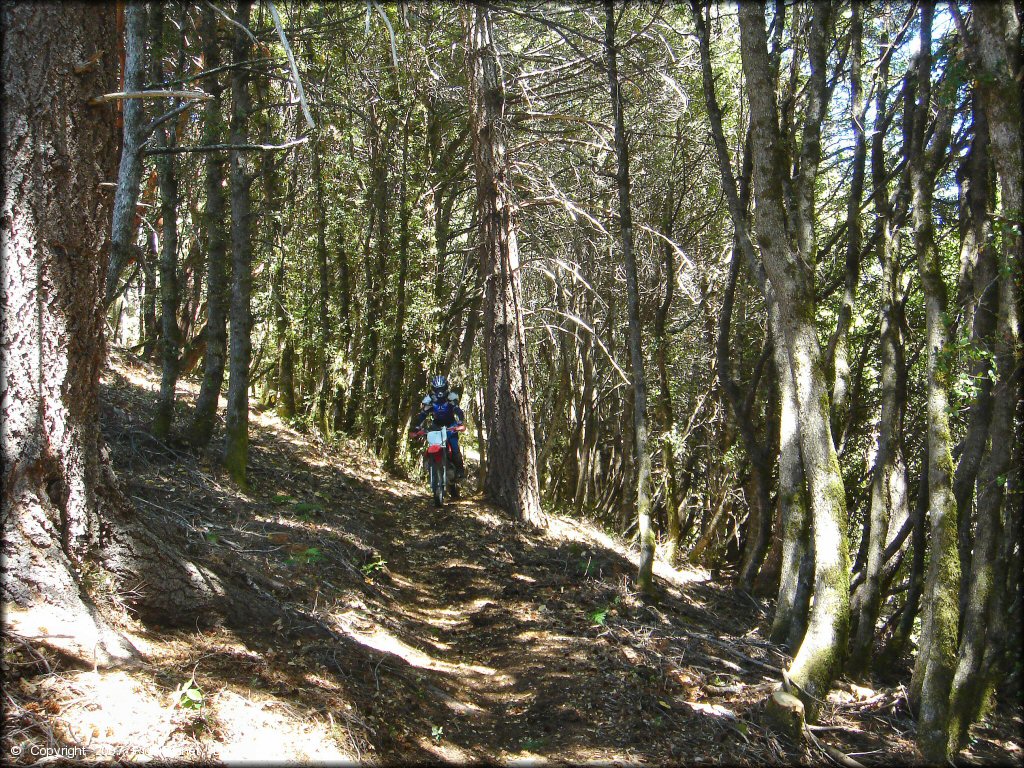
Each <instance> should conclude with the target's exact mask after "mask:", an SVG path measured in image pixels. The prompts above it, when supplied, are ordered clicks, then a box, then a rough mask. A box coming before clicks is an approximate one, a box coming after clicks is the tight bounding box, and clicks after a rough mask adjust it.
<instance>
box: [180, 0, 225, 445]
mask: <svg viewBox="0 0 1024 768" xmlns="http://www.w3.org/2000/svg"><path fill="white" fill-rule="evenodd" d="M217 27H218V24H217V13H216V11H215V10H214V9H213V8H205V9H204V10H203V53H204V55H205V57H206V66H207V68H210V69H213V68H215V67H218V66H220V44H219V42H218V40H217ZM206 82H207V86H206V87H207V88H208V89H209V92H210V95H211V96H212V97H213V98H212V99H211V100H210V101H209V102H207V104H206V110H205V119H206V126H205V130H204V133H203V143H205V144H219V143H220V142H222V141H223V140H224V121H223V119H222V117H221V95H222V93H223V91H224V87H223V85H222V84H221V81H220V78H219V77H217V76H216V75H214V76H212V77H211V78H208V79H207V81H206ZM223 184H224V157H223V155H222V154H221V153H219V152H211V153H210V154H208V155H207V156H206V207H205V211H204V224H205V225H206V331H205V334H206V352H205V356H204V359H203V384H202V386H201V388H200V390H199V398H198V400H197V401H196V410H195V415H194V417H193V419H192V427H191V430H190V432H189V439H190V441H191V443H192V444H193V445H196V446H205V445H206V444H207V443H209V442H210V437H211V436H212V435H213V427H214V422H215V420H216V416H217V404H218V401H219V400H220V390H221V386H222V385H223V383H224V362H225V356H226V352H227V302H228V295H227V263H226V260H227V238H226V233H225V231H224V208H225V196H224V187H223Z"/></svg>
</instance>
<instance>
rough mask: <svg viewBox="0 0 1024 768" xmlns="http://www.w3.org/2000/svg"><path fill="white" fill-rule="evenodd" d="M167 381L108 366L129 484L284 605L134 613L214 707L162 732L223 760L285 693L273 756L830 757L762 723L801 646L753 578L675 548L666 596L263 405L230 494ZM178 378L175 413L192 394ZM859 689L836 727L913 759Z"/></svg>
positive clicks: (268, 751)
mask: <svg viewBox="0 0 1024 768" xmlns="http://www.w3.org/2000/svg"><path fill="white" fill-rule="evenodd" d="M157 386H158V380H157V377H156V374H155V372H153V371H152V370H150V369H148V368H147V367H145V366H143V365H142V364H140V363H138V362H137V361H133V360H131V359H129V358H126V357H121V358H119V359H118V362H117V364H116V365H115V366H114V368H113V370H112V371H111V372H110V373H109V374H108V376H107V378H106V383H105V385H104V395H103V397H104V405H103V420H104V431H105V435H106V439H107V441H108V443H109V444H110V447H111V452H112V457H113V462H114V466H115V468H116V470H117V472H118V474H119V477H120V478H121V479H122V482H123V484H124V486H125V489H126V492H127V493H128V495H129V496H130V497H131V498H132V499H133V500H134V501H135V504H136V507H137V508H138V510H139V513H140V514H141V515H143V516H144V517H147V518H151V519H155V518H160V519H163V520H172V521H174V522H175V524H176V526H177V528H178V530H179V532H180V538H181V543H182V546H183V548H184V550H185V551H186V552H187V554H188V555H189V556H190V557H192V558H194V559H195V560H197V561H199V562H202V563H204V564H206V565H208V566H209V567H210V568H211V569H212V570H214V571H215V572H220V573H232V574H235V575H239V574H241V575H242V576H243V577H244V581H245V583H246V584H248V586H249V588H250V589H251V590H252V595H253V596H254V597H255V596H258V597H259V598H260V599H266V600H271V601H273V602H274V603H276V604H277V605H278V606H279V608H280V610H279V617H278V619H277V620H276V621H275V622H273V623H269V624H267V623H263V624H260V625H254V626H246V627H234V628H231V629H228V628H225V627H219V626H215V625H214V626H210V627H198V628H197V629H196V630H195V631H192V630H187V631H184V630H181V629H177V630H173V631H167V630H162V629H161V628H159V627H152V626H150V627H143V626H141V625H139V624H138V623H137V622H135V623H134V624H133V623H132V622H131V621H130V620H128V621H127V624H126V626H128V627H129V628H130V629H131V631H132V633H133V636H134V637H135V639H136V640H137V641H138V644H139V647H140V648H141V649H142V650H143V652H144V653H145V654H146V656H147V662H148V669H149V671H150V673H151V678H150V682H151V687H152V688H153V689H154V690H155V691H157V692H159V691H164V692H165V693H166V692H168V691H172V690H173V689H174V688H175V686H177V685H180V684H181V682H182V680H183V678H184V679H187V678H188V675H190V674H193V673H194V675H195V681H196V684H197V685H199V686H201V688H202V690H203V691H204V695H205V697H206V703H207V704H208V707H207V709H206V710H205V711H204V712H201V713H199V714H195V715H190V716H189V717H186V718H184V719H182V718H180V717H179V721H180V722H179V723H178V725H177V726H176V730H174V731H173V732H172V733H171V734H170V735H168V736H167V737H166V739H165V744H178V747H179V748H178V751H177V753H176V754H178V756H179V757H185V758H192V757H194V758H220V759H226V758H228V757H231V756H232V755H234V754H235V753H232V752H230V750H227V749H226V748H225V747H224V743H225V742H227V741H229V739H228V731H231V730H232V728H234V730H235V731H238V727H237V726H236V725H233V724H232V722H231V718H232V717H233V715H232V712H235V710H237V711H239V712H243V713H246V712H248V713H249V714H248V715H244V717H247V718H248V719H249V721H252V718H253V714H252V713H253V712H262V713H267V712H272V711H276V710H275V708H277V709H279V710H281V711H283V712H284V713H285V714H286V715H287V716H288V718H290V720H289V722H290V723H291V725H278V726H275V725H274V721H268V723H269V724H268V725H266V726H265V729H269V730H270V734H269V735H270V736H273V735H274V733H273V730H274V728H281V729H284V728H287V727H291V728H298V729H300V730H301V727H305V728H306V729H307V731H308V732H307V733H306V744H305V746H302V747H301V748H296V749H295V750H293V752H292V753H290V754H287V755H286V754H281V753H278V752H275V751H274V747H273V744H274V743H275V742H274V740H273V739H272V738H271V739H270V740H267V736H268V734H262V735H261V734H260V733H256V732H253V733H251V734H250V735H248V736H246V737H244V738H243V739H242V740H243V741H245V742H246V743H247V744H248V746H249V748H250V753H247V754H252V751H253V750H256V752H255V754H256V756H262V758H263V759H275V758H276V759H283V758H286V757H287V758H291V759H323V758H329V757H335V756H340V757H345V758H348V759H374V760H377V761H381V760H382V761H385V762H393V761H401V762H407V761H416V762H421V761H436V760H458V761H467V760H468V761H487V762H491V761H510V760H515V759H518V758H540V759H549V760H554V761H567V762H573V763H576V762H585V761H590V760H594V761H600V762H603V763H607V762H611V761H622V762H656V763H664V762H666V761H673V762H680V761H683V762H688V763H689V762H725V763H729V764H745V763H764V762H770V763H785V764H792V763H794V762H797V763H806V764H810V763H817V762H819V761H820V760H821V754H820V753H814V752H811V751H810V750H809V749H808V748H807V747H806V746H804V745H794V744H790V743H787V742H786V741H785V740H784V739H781V738H779V737H777V736H775V735H774V734H773V733H771V732H770V731H768V730H767V729H766V728H765V727H764V726H763V725H762V723H761V711H762V702H763V700H764V699H765V698H766V696H767V695H768V693H769V692H770V690H771V687H772V686H773V685H775V683H776V681H777V680H778V673H777V670H778V668H780V667H781V666H784V665H785V664H786V661H787V657H786V656H785V655H784V654H783V653H782V652H781V650H780V649H778V648H776V647H775V646H773V645H772V644H770V643H768V642H767V641H765V640H763V639H762V638H761V636H760V634H759V632H758V628H759V626H761V625H762V624H763V622H764V620H765V619H766V617H767V615H768V614H767V611H766V609H765V607H764V606H763V605H762V604H760V603H758V602H757V601H755V600H753V599H752V598H750V597H747V596H744V595H739V594H737V593H735V592H733V591H731V590H730V589H728V588H725V587H724V586H720V585H716V584H713V583H711V582H710V581H708V580H707V579H706V578H705V576H703V575H701V574H699V573H696V572H686V571H673V570H671V569H668V568H667V567H664V566H661V571H660V573H661V575H662V577H663V578H662V585H663V587H664V595H663V598H662V600H661V601H660V602H659V603H658V604H657V605H654V606H649V605H645V604H643V603H641V602H639V601H638V600H637V599H636V598H635V596H634V595H633V593H632V591H631V589H630V579H631V576H632V574H633V572H634V568H635V563H634V560H633V559H632V558H633V555H632V554H631V553H630V551H629V550H628V549H627V548H625V547H624V546H622V544H621V543H619V542H616V541H614V540H612V539H610V538H608V537H607V536H605V535H604V534H602V533H601V532H600V531H597V530H595V529H593V528H591V527H589V526H586V525H583V524H580V523H577V522H574V521H571V520H568V519H564V518H555V519H554V520H553V522H552V526H551V528H550V529H549V530H548V531H546V532H540V531H534V530H528V529H524V528H522V527H517V526H515V525H513V524H512V523H511V522H509V521H508V520H506V519H505V518H504V517H503V516H502V515H501V513H499V512H498V511H497V510H495V509H493V508H490V507H488V506H486V505H484V504H482V503H480V502H479V500H477V499H473V498H469V499H464V500H462V501H459V502H457V503H455V504H451V505H449V506H446V507H444V508H442V509H435V508H434V507H433V506H432V503H431V500H430V498H429V496H428V494H427V492H426V489H425V488H424V487H421V486H420V485H418V484H415V483H410V482H405V481H400V480H396V479H394V478H393V477H389V476H386V475H385V474H384V473H383V472H382V471H381V470H380V468H379V466H378V465H377V463H376V461H374V460H373V459H372V458H370V457H368V456H367V455H366V453H365V451H363V450H362V449H361V448H360V447H359V446H358V445H357V444H356V443H353V442H345V443H342V444H339V445H334V446H324V445H322V444H318V443H317V442H316V441H314V440H313V439H312V438H311V437H309V436H307V435H304V434H301V433H300V432H298V431H296V430H294V429H292V428H290V427H288V426H286V425H284V424H282V423H281V422H280V421H278V420H277V419H276V418H274V417H271V416H269V415H266V414H262V415H261V414H253V417H252V424H251V434H252V442H251V460H250V479H251V483H252V489H251V491H250V492H249V493H247V494H242V493H239V492H238V491H237V490H235V489H234V488H233V487H232V486H231V484H230V483H229V482H228V481H227V479H226V478H225V477H222V476H221V475H220V474H219V470H218V468H217V466H216V464H217V462H216V461H215V460H214V459H213V458H211V456H210V455H208V454H205V453H203V452H196V451H194V450H193V449H191V448H189V447H187V446H185V445H184V444H181V443H178V442H176V441H175V440H174V438H173V437H172V439H171V440H170V441H169V442H168V443H161V442H159V441H157V440H156V439H155V438H154V437H153V436H152V435H151V433H150V432H149V423H150V420H151V418H152V414H153V402H154V399H155V398H154V394H153V393H154V391H155V389H156V388H157ZM183 389H184V390H185V391H184V392H183V393H182V398H181V399H182V401H183V402H182V403H181V404H179V410H178V412H177V419H178V421H177V423H178V424H185V423H187V419H188V417H189V416H190V415H191V402H192V400H193V399H194V394H195V387H194V386H192V385H191V384H188V383H186V384H185V385H183ZM219 439H220V432H219V430H218V433H217V434H216V435H215V437H214V442H213V443H211V446H212V449H211V450H213V451H215V450H216V447H217V446H218V445H219ZM158 588H159V585H139V589H140V591H143V592H144V590H146V589H158ZM851 698H852V697H851ZM858 704H859V702H857V701H852V700H851V701H844V700H842V699H837V700H835V701H832V700H831V699H830V703H829V707H828V708H827V711H826V714H825V719H824V722H826V723H829V724H834V725H835V726H836V730H835V733H836V738H835V739H833V740H832V742H833V743H835V744H837V745H838V746H839V747H840V748H841V749H845V750H846V751H847V752H850V751H858V752H860V753H862V754H863V753H867V754H863V756H862V757H859V758H858V759H860V760H861V761H862V762H864V763H865V764H872V762H874V763H876V764H877V763H881V762H885V763H892V762H893V761H894V760H895V761H900V760H902V761H909V760H913V759H914V752H913V747H912V745H911V744H910V742H909V741H907V739H906V738H905V737H904V736H901V735H900V734H901V733H903V734H906V733H907V731H908V730H909V729H910V726H911V723H910V721H909V720H908V718H907V715H906V713H905V712H904V711H901V710H900V709H899V707H898V706H894V707H893V708H892V711H880V710H879V711H874V710H870V709H866V708H863V707H862V708H859V709H858V707H857V705H858ZM232 707H233V708H234V709H232ZM189 718H191V719H189ZM243 719H244V718H243ZM869 720H870V723H868V721H869ZM282 722H283V721H282ZM303 723H304V724H305V725H303V726H301V727H300V725H301V724H303ZM297 724H299V725H297ZM828 735H829V736H831V735H832V734H828ZM235 736H236V737H237V734H235ZM111 738H115V737H111ZM260 739H264V740H265V745H264V742H261V741H260ZM235 740H236V741H238V738H236V739H235ZM318 744H319V748H318V747H317V745H318ZM872 750H884V751H880V752H877V753H874V754H872ZM1003 754H1004V755H1005V754H1006V753H1003Z"/></svg>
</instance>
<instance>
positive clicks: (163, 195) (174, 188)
mask: <svg viewBox="0 0 1024 768" xmlns="http://www.w3.org/2000/svg"><path fill="white" fill-rule="evenodd" d="M150 27H151V35H152V38H153V40H154V44H153V45H154V50H153V61H152V67H153V72H152V75H153V79H154V80H155V81H156V82H162V81H163V79H164V65H163V55H162V54H163V45H162V42H161V41H162V39H163V34H164V13H163V8H162V7H161V6H159V5H156V6H154V7H153V13H152V16H151V19H150ZM154 138H155V139H156V141H155V142H154V143H155V144H156V146H157V147H168V146H171V145H172V144H173V143H174V141H175V138H174V133H173V131H172V130H168V126H167V125H166V124H165V125H162V126H160V127H159V128H157V130H156V135H155V137H154ZM156 173H157V187H158V188H159V190H160V219H161V221H162V222H163V226H162V228H161V233H160V234H161V238H160V345H159V349H160V394H159V396H158V398H157V407H156V415H155V416H154V418H153V434H154V435H156V436H157V437H163V438H166V437H167V436H168V435H169V434H170V431H171V422H172V421H173V420H174V399H175V397H174V396H175V388H176V386H177V383H178V351H179V349H180V347H181V329H180V328H179V327H178V303H179V295H178V179H177V176H176V170H175V162H174V155H161V156H159V157H158V158H157V161H156Z"/></svg>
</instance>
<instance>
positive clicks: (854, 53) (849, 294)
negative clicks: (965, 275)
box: [827, 3, 888, 448]
mask: <svg viewBox="0 0 1024 768" xmlns="http://www.w3.org/2000/svg"><path fill="white" fill-rule="evenodd" d="M850 12H851V14H852V19H851V22H850V52H851V59H850V118H851V120H850V123H851V124H850V129H851V131H852V132H853V160H852V163H853V173H852V177H851V179H850V197H849V200H848V202H847V206H846V236H847V241H846V273H845V285H844V288H843V302H842V304H841V305H840V307H839V319H838V320H837V322H836V330H835V334H834V336H833V338H832V344H831V348H830V349H829V354H828V355H827V358H828V359H829V360H828V362H829V363H830V365H829V366H828V367H829V368H831V370H832V371H833V377H832V435H833V437H834V438H835V440H836V447H837V448H838V447H839V446H840V445H842V443H843V440H842V438H841V434H840V433H841V431H842V430H843V425H844V424H846V423H847V414H848V411H849V409H850V340H849V336H850V325H851V324H852V322H853V310H854V306H855V303H856V299H857V283H858V281H859V280H860V251H861V242H862V237H861V223H860V202H861V195H862V193H863V190H864V166H865V162H866V159H867V141H866V139H865V135H864V120H865V117H866V115H867V99H866V98H864V89H863V86H862V84H861V59H862V58H863V45H862V38H863V34H864V20H863V17H862V9H861V6H860V5H858V4H857V3H852V4H851V6H850ZM885 64H886V65H887V64H888V59H886V60H885ZM879 90H882V89H881V88H879ZM877 119H878V121H880V120H881V116H878V118H877Z"/></svg>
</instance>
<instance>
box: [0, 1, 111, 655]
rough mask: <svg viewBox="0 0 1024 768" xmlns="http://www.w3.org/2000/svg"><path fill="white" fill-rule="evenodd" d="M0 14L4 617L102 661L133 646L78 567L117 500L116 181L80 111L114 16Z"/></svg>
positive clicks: (100, 139)
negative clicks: (109, 421)
mask: <svg viewBox="0 0 1024 768" xmlns="http://www.w3.org/2000/svg"><path fill="white" fill-rule="evenodd" d="M2 13H3V82H4V110H3V113H4V117H3V162H4V181H5V183H6V185H7V186H6V190H7V193H6V194H5V195H4V201H3V229H2V235H3V244H2V252H3V295H4V304H5V306H4V312H3V321H2V322H3V331H2V347H0V349H2V351H3V427H2V451H3V488H4V491H3V560H4V562H3V567H4V579H3V600H4V614H5V623H6V624H7V626H9V627H10V628H12V629H13V630H14V631H15V632H18V633H20V634H25V635H45V636H47V638H48V640H47V641H48V642H49V643H50V644H52V645H54V646H55V647H58V648H61V649H62V650H64V651H66V652H68V653H71V654H73V655H76V656H79V657H81V658H85V659H90V660H92V658H93V655H94V653H95V660H96V661H97V663H100V664H107V663H110V662H111V661H114V660H118V659H126V658H129V657H130V655H131V648H130V646H128V645H126V644H125V643H124V642H122V641H120V640H119V639H118V637H117V636H116V635H115V634H114V633H113V632H112V631H111V630H110V629H109V627H108V626H107V624H106V622H105V621H104V620H103V619H102V617H101V616H100V615H99V614H98V612H97V608H96V606H95V605H94V604H93V603H92V601H91V599H90V598H89V597H88V595H86V593H85V591H84V589H83V588H82V587H81V585H80V583H79V581H78V579H77V577H76V575H75V572H76V570H77V569H79V568H80V567H81V566H82V565H83V564H84V563H85V561H86V560H87V559H88V558H89V557H90V555H92V554H93V553H95V552H96V551H97V550H98V549H99V547H100V545H101V541H102V538H103V536H104V534H105V531H104V530H103V524H102V517H103V514H104V513H105V512H107V511H109V510H110V506H111V505H112V504H116V503H118V502H121V498H120V495H119V493H118V491H117V488H116V484H115V481H114V479H113V475H112V473H111V471H110V468H109V465H108V464H107V457H106V452H105V448H104V446H103V442H102V437H101V435H100V425H99V377H100V369H101V367H102V365H103V358H104V353H105V350H104V340H103V312H102V304H101V298H102V294H103V287H104V277H105V266H106V259H105V258H104V257H103V253H102V251H103V245H104V240H105V239H106V234H107V226H108V221H109V220H108V219H107V215H108V214H109V210H110V208H109V202H108V201H106V200H104V199H103V197H102V193H101V191H100V188H99V184H100V183H101V182H105V181H108V180H109V179H110V178H112V177H113V174H114V172H115V165H114V162H113V161H114V160H115V159H116V156H117V155H116V153H117V143H116V140H115V137H114V132H113V125H114V114H113V113H114V109H113V108H112V107H104V108H91V107H89V106H87V104H86V100H87V99H88V98H89V97H90V96H92V95H94V94H99V93H104V92H107V91H109V90H111V89H112V88H113V86H114V82H115V81H114V77H113V74H114V72H115V69H116V62H115V55H114V52H113V49H114V46H113V44H112V43H113V41H114V35H115V23H114V8H113V7H112V6H104V5H91V4H81V5H74V6H71V5H62V4H56V3H53V4H49V5H43V4H35V3H19V4H14V3H7V4H4V6H3V9H2ZM104 49H105V50H106V53H104ZM93 56H95V57H96V65H95V66H93V67H91V68H90V69H87V70H86V71H85V72H82V73H81V74H80V75H78V76H74V75H73V74H72V73H73V71H74V70H75V69H76V68H77V67H79V65H80V64H81V63H82V62H83V61H88V60H89V59H90V58H92V57H93ZM55 636H56V637H55ZM93 646H95V649H94V647H93Z"/></svg>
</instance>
